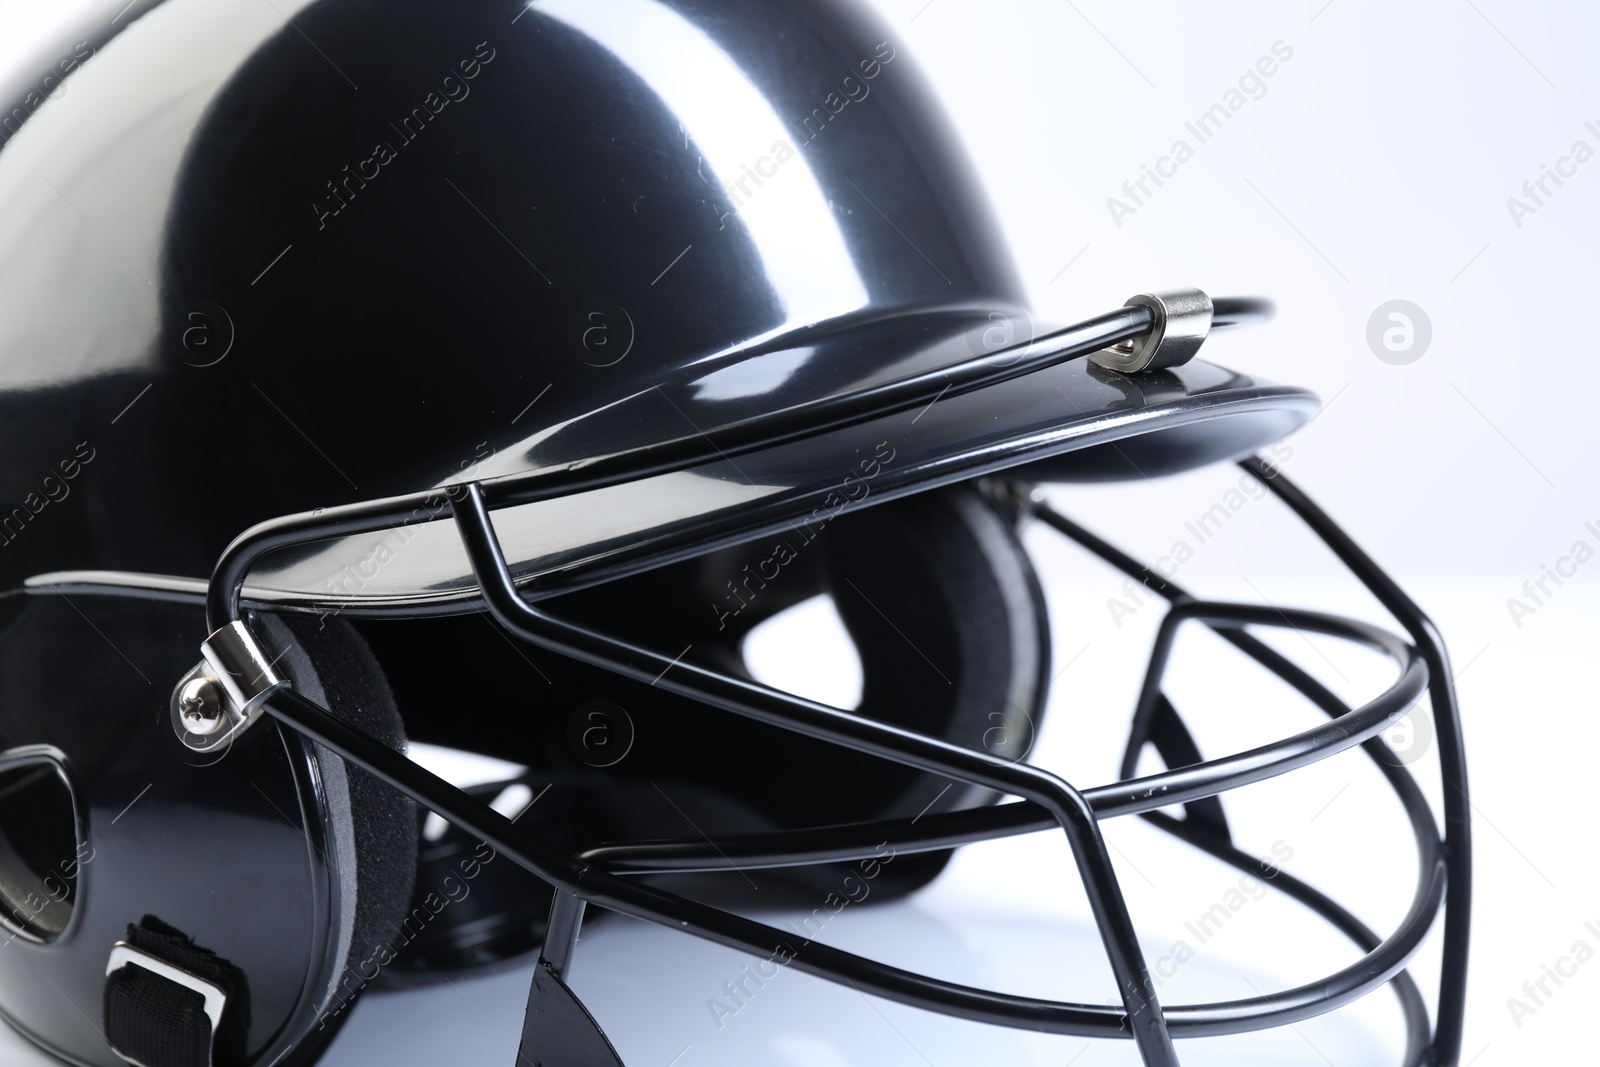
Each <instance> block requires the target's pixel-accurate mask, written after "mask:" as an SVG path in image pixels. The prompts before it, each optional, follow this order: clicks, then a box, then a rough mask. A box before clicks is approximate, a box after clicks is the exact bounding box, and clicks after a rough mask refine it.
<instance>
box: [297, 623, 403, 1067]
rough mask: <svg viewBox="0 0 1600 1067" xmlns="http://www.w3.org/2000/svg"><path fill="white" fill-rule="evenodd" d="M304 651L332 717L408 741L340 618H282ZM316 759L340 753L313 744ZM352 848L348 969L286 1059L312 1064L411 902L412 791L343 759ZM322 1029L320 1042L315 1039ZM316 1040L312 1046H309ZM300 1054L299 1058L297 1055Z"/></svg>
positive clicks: (377, 672) (372, 664) (369, 660)
mask: <svg viewBox="0 0 1600 1067" xmlns="http://www.w3.org/2000/svg"><path fill="white" fill-rule="evenodd" d="M284 621H285V622H286V623H287V624H288V627H289V630H290V631H291V632H292V633H293V634H294V637H295V639H296V640H297V641H298V642H299V644H300V647H301V649H302V650H303V651H304V652H305V653H306V655H307V656H309V657H310V660H311V663H312V665H313V667H314V669H315V671H316V674H317V680H318V681H319V682H320V684H321V686H322V690H323V694H324V697H325V699H326V701H327V706H328V709H329V710H330V711H331V712H332V713H333V714H334V716H335V717H337V718H339V719H342V720H344V721H345V722H347V723H349V724H350V725H351V726H354V727H356V728H357V729H360V730H363V731H365V732H366V733H368V734H371V735H372V736H373V737H374V738H376V739H378V740H379V741H382V742H383V743H384V744H386V745H388V746H389V747H390V748H393V749H395V750H397V751H404V750H405V746H406V736H405V726H404V723H403V722H402V721H401V718H400V712H399V710H398V708H397V707H396V705H395V699H394V694H393V693H392V692H391V691H390V689H389V683H388V681H387V679H386V678H385V677H384V673H383V669H382V668H381V667H380V666H379V665H378V661H377V660H376V659H375V658H374V657H373V655H372V652H371V650H370V649H369V648H368V647H367V643H366V642H365V641H363V640H362V639H361V635H360V634H358V633H356V631H355V629H354V628H353V627H351V626H350V624H349V623H347V622H345V621H344V620H342V619H313V618H309V617H292V618H285V619H284ZM316 751H317V753H318V759H319V760H329V759H338V758H339V757H337V756H335V755H333V754H332V753H329V752H327V751H326V750H325V749H321V748H317V749H316ZM344 770H345V773H346V775H347V777H348V781H349V795H350V818H351V820H352V822H353V830H354V836H355V854H356V908H355V920H354V931H353V934H352V937H351V942H350V952H349V957H348V959H349V963H348V965H347V967H346V972H347V973H346V974H344V975H341V976H340V989H339V992H338V994H337V995H336V997H335V1000H336V1001H337V1002H338V1003H335V1004H334V1005H332V1010H330V1011H329V1013H328V1014H327V1016H326V1018H327V1021H328V1023H329V1025H328V1026H326V1027H324V1028H323V1029H322V1030H320V1031H319V1030H313V1031H312V1033H311V1034H310V1035H307V1041H305V1042H303V1043H302V1046H301V1048H299V1049H297V1050H296V1054H295V1056H294V1058H292V1059H291V1060H290V1061H288V1062H289V1063H292V1064H298V1063H310V1062H312V1061H314V1060H315V1058H316V1057H317V1056H318V1055H320V1053H321V1050H322V1048H323V1047H324V1046H325V1045H326V1044H327V1041H328V1040H331V1039H332V1034H333V1032H334V1031H335V1029H336V1025H337V1024H339V1023H342V1022H343V1021H344V1019H345V1018H346V1017H348V1015H349V1004H348V1002H347V1001H346V998H348V1001H353V1000H354V999H355V994H357V993H358V992H359V991H360V989H361V988H362V987H364V985H365V983H364V982H362V983H359V984H358V985H355V986H352V985H351V984H350V983H349V982H347V981H346V979H348V978H351V977H352V976H356V975H357V967H358V966H359V965H360V964H361V963H362V962H363V961H367V960H382V959H386V958H387V956H388V950H389V949H390V946H392V945H393V943H394V942H395V940H396V939H397V930H398V929H399V927H400V924H401V920H402V918H403V917H404V915H405V913H406V910H407V908H408V906H409V904H410V902H411V894H412V889H413V886H414V883H415V881H416V873H417V809H416V805H415V804H414V803H413V802H412V801H411V799H410V798H409V797H406V796H405V795H404V794H402V793H400V792H399V791H398V790H396V789H395V788H393V787H392V786H390V785H388V784H387V783H385V782H382V781H380V780H378V779H376V778H374V777H372V776H371V775H370V774H368V773H366V772H365V771H363V770H361V769H360V768H359V767H355V766H353V765H350V764H346V765H345V768H344ZM324 1034H325V1035H326V1039H325V1040H320V1041H319V1040H317V1039H318V1038H319V1037H323V1035H324ZM312 1046H314V1047H312ZM302 1053H304V1056H303V1058H302Z"/></svg>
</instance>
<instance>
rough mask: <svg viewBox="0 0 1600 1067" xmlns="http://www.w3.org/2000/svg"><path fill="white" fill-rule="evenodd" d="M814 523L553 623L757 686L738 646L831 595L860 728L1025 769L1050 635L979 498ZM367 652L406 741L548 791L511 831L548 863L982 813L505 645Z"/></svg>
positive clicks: (639, 582) (402, 640)
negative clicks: (520, 771)
mask: <svg viewBox="0 0 1600 1067" xmlns="http://www.w3.org/2000/svg"><path fill="white" fill-rule="evenodd" d="M820 515H821V517H820V518H817V519H815V521H813V522H811V523H808V524H800V525H797V526H796V527H794V528H793V529H791V530H788V531H785V532H784V533H782V534H780V535H774V536H772V537H770V538H768V539H765V540H762V541H758V542H755V543H752V544H749V545H745V546H741V547H739V548H734V549H728V550H724V551H719V552H714V553H710V554H708V555H705V556H701V557H698V558H696V559H693V560H689V561H687V562H684V563H680V564H675V565H672V566H668V567H662V568H659V569H657V570H653V571H650V572H648V573H645V574H641V575H638V576H635V577H632V578H627V579H623V580H618V581H613V582H608V583H606V584H604V585H601V586H597V587H595V588H593V589H589V590H584V591H582V592H579V593H573V594H569V595H566V596H563V597H560V598H555V599H552V600H549V601H546V602H545V606H546V607H547V608H548V610H550V611H551V612H552V613H555V614H558V615H562V616H565V617H569V618H573V619H576V620H579V621H582V622H584V623H587V624H589V625H591V626H593V627H595V628H597V629H601V630H604V631H607V632H610V633H614V634H617V635H619V636H623V637H626V638H628V639H630V640H632V641H635V642H637V643H639V644H642V645H645V646H647V647H651V648H655V649H658V650H660V651H662V652H664V653H665V654H667V655H669V656H671V655H676V654H679V653H682V657H683V659H684V660H686V661H692V662H696V663H700V664H703V665H706V666H711V667H715V668H716V669H718V670H722V671H725V672H727V673H731V674H735V675H741V676H748V671H747V669H746V666H745V663H744V659H743V654H742V650H741V643H742V641H743V639H744V637H745V636H746V635H747V634H748V633H749V632H750V631H751V630H752V629H753V628H754V627H755V626H756V625H757V624H759V623H761V622H762V621H764V620H766V619H768V618H771V617H772V616H774V615H776V614H777V613H779V612H781V611H783V610H784V609H786V608H788V607H791V606H793V605H795V604H798V603H800V602H801V601H804V600H807V599H810V598H812V597H816V596H819V595H829V596H831V597H832V598H833V600H834V602H835V605H836V607H837V610H838V613H839V616H840V618H841V620H842V621H843V622H844V625H845V627H846V629H847V630H848V631H849V636H850V638H851V640H852V641H853V643H854V644H855V647H856V650H857V653H858V656H859V658H860V660H861V666H862V671H863V676H864V682H863V690H862V700H861V703H860V706H859V707H858V708H856V709H855V710H856V712H857V713H858V714H861V715H864V716H868V717H871V718H876V719H880V720H883V721H886V722H893V723H896V724H899V725H903V726H907V727H909V728H911V729H915V730H918V731H921V732H924V733H928V734H932V735H934V736H938V737H942V738H945V739H947V740H950V741H953V742H955V743H956V744H959V745H963V746H965V747H968V748H973V749H987V750H989V751H991V752H994V753H996V754H1000V755H1002V756H1004V757H1005V758H1008V759H1010V758H1021V756H1022V755H1023V754H1024V753H1025V752H1026V750H1027V748H1028V745H1029V743H1030V742H1031V735H1032V729H1033V726H1034V725H1035V724H1037V722H1038V719H1039V714H1040V712H1041V710H1042V706H1043V701H1044V695H1045V685H1046V681H1047V678H1048V656H1049V633H1048V626H1047V622H1046V617H1045V610H1044V600H1043V594H1042V592H1041V590H1040V588H1039V584H1038V581H1037V578H1036V577H1035V575H1034V573H1033V570H1032V567H1031V565H1030V564H1029V561H1028V559H1027V556H1026V554H1025V553H1024V551H1023V549H1022V547H1021V545H1020V543H1019V542H1018V540H1017V536H1016V532H1015V529H1014V524H1013V522H1012V521H1011V520H1010V519H1009V518H1007V517H1005V516H1003V515H1001V514H1000V513H999V512H997V511H996V509H995V508H994V507H993V506H992V505H991V504H990V502H989V500H988V498H987V497H986V496H985V495H984V494H982V493H980V492H979V491H978V490H977V489H975V488H973V487H971V486H956V487H952V488H947V489H942V490H937V491H932V492H928V493H923V494H918V495H915V496H912V497H907V498H904V499H901V500H898V501H893V502H886V503H882V504H875V505H874V506H872V507H868V508H862V509H860V510H857V511H850V512H846V513H843V514H839V515H837V516H829V515H828V513H827V512H826V511H822V512H821V513H820ZM363 632H364V633H365V634H366V635H367V637H368V640H369V641H371V642H372V644H373V647H374V649H375V650H376V652H377V655H378V656H379V659H380V660H381V661H382V662H383V663H384V664H385V668H386V670H387V672H388V674H389V677H390V680H391V682H392V683H393V684H394V685H395V688H396V691H397V693H399V694H400V698H401V699H402V700H403V701H404V702H405V705H406V708H407V712H406V720H407V723H408V725H409V727H410V729H411V734H412V736H413V737H414V738H416V739H418V740H424V741H429V742H432V743H436V744H442V745H450V746H454V747H458V748H463V749H467V750H470V751H477V752H483V753H487V754H490V755H494V756H498V757H500V758H502V759H508V760H514V761H516V762H518V763H521V764H525V765H527V766H529V767H531V768H533V772H534V777H535V778H537V777H539V776H540V775H543V776H544V778H545V781H547V782H551V783H554V784H553V785H552V788H551V791H550V796H548V797H546V798H545V799H544V800H541V801H540V802H539V804H538V806H536V807H535V809H534V810H533V811H532V812H531V813H530V815H529V817H528V818H527V819H525V820H523V822H522V824H521V825H524V826H528V827H530V828H533V827H538V830H539V832H541V833H543V834H545V836H547V837H549V838H551V839H552V842H553V843H555V844H558V845H564V846H568V847H572V848H574V849H576V848H579V847H583V846H585V845H593V844H598V843H600V842H601V841H605V840H629V839H640V838H662V837H699V836H701V835H707V836H715V835H718V834H739V833H763V832H770V831H772V830H774V829H783V828H798V827H806V826H821V825H829V824H838V823H852V822H860V821H863V820H868V819H877V818H892V817H903V818H914V817H916V816H918V815H919V814H921V813H923V812H937V811H943V810H950V809H952V808H956V807H959V806H971V805H974V804H978V803H983V802H985V801H987V800H988V799H992V798H990V797H988V796H987V795H986V794H985V792H984V791H982V790H974V789H970V788H968V787H966V786H963V785H960V784H958V783H952V782H951V781H949V780H947V779H945V778H943V777H940V776H936V775H929V774H926V773H923V772H921V771H918V770H914V769H911V768H908V767H904V766H902V765H900V764H896V763H893V762H890V761H887V760H883V759H880V758H878V757H876V756H870V755H865V754H862V753H857V752H852V751H850V750H848V749H845V748H841V747H839V746H837V745H832V744H828V743H826V742H822V741H815V740H811V739H807V738H804V737H801V736H799V735H797V734H793V733H789V732H787V731H784V730H782V729H776V728H773V727H771V726H767V725H763V724H761V723H757V722H754V721H752V720H749V719H746V718H743V717H742V716H739V715H735V714H732V713H729V712H725V711H721V710H719V709H715V708H709V707H707V706H705V705H703V704H700V703H699V702H697V701H694V700H690V699H686V698H683V697H678V696H675V695H673V694H671V693H667V692H665V691H663V690H662V689H660V688H658V687H655V686H651V685H646V684H643V683H637V682H632V681H629V680H626V679H623V678H620V677H618V676H616V675H614V674H612V673H610V672H608V671H604V670H600V669H596V668H590V667H586V666H584V665H583V664H580V663H576V662H573V661H570V660H567V659H565V658H563V657H560V656H556V655H552V654H549V653H545V652H543V651H541V650H538V649H535V648H531V647H528V646H524V645H514V644H513V643H512V641H511V639H509V638H507V637H506V636H505V635H504V634H502V633H498V632H497V630H496V628H495V627H494V626H493V624H492V623H491V622H490V621H488V620H486V619H484V618H480V617H472V616H467V617H458V618H453V619H436V620H416V621H411V622H406V623H404V624H398V623H386V622H377V621H374V622H371V623H366V624H364V630H363ZM440 662H445V663H462V664H470V665H471V669H472V671H473V682H474V690H475V692H476V694H477V701H476V706H478V707H481V708H484V709H490V710H488V711H486V712H485V713H482V714H472V715H462V714H460V713H459V707H460V693H459V690H458V687H457V686H456V685H455V684H454V683H453V682H452V680H451V679H450V678H448V677H443V676H442V674H441V672H439V671H438V670H437V668H435V667H433V666H432V664H436V663H440ZM816 669H818V670H827V669H829V665H828V664H826V663H819V664H817V667H816ZM595 709H600V710H599V711H598V712H597V711H596V710H595ZM596 714H599V715H600V716H601V718H600V719H595V718H594V717H595V715H596ZM591 720H593V721H594V722H596V723H602V724H603V725H605V726H606V731H605V733H603V734H602V735H601V736H602V737H603V738H606V739H609V743H610V744H611V746H612V747H608V748H604V749H596V748H593V747H592V746H589V745H588V744H587V742H586V741H585V740H584V739H585V738H588V737H590V736H591V734H592V733H593V730H592V728H591V726H590V722H591ZM575 794H577V795H580V796H581V800H580V802H579V803H578V805H577V807H578V809H579V811H580V813H581V814H580V820H579V821H576V822H574V821H570V820H563V821H562V822H561V823H560V824H559V825H553V824H547V823H546V822H545V820H544V819H543V818H542V817H541V816H542V812H544V811H545V810H546V807H545V806H546V805H550V808H549V809H548V810H549V811H551V812H554V811H557V810H559V809H558V808H557V807H556V805H553V804H551V803H550V802H551V801H552V800H556V799H557V798H558V796H565V797H568V798H571V797H572V796H573V795H575ZM944 861H945V857H943V856H929V857H912V856H903V857H898V858H896V859H895V860H893V862H891V863H888V864H885V865H883V871H884V874H883V877H881V878H879V879H878V880H877V881H876V882H875V886H876V887H877V888H878V890H879V891H880V892H882V891H883V890H885V889H890V890H893V889H899V890H904V889H908V888H911V887H914V886H915V885H919V884H921V883H922V882H924V881H926V880H927V879H928V878H930V877H932V876H933V874H934V873H936V872H937V871H938V869H939V868H940V867H941V866H942V864H943V863H944ZM763 876H765V875H763ZM840 877H841V872H840V871H837V870H824V871H820V872H812V873H811V874H808V875H805V876H804V877H803V880H804V881H805V882H806V883H807V884H811V885H827V886H829V887H830V888H836V887H837V884H838V882H839V878H840Z"/></svg>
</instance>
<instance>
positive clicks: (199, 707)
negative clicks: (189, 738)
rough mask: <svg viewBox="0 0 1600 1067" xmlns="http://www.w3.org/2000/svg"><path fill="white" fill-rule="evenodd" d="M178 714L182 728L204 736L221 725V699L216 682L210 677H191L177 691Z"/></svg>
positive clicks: (213, 731)
mask: <svg viewBox="0 0 1600 1067" xmlns="http://www.w3.org/2000/svg"><path fill="white" fill-rule="evenodd" d="M178 714H179V715H181V716H182V717H183V725H184V729H186V730H188V731H189V732H190V733H192V734H199V735H200V736H202V737H204V736H206V735H207V734H212V733H215V732H216V731H217V728H218V727H220V726H221V725H222V719H223V700H222V693H221V691H220V690H219V689H218V688H217V683H216V682H213V681H212V680H211V679H210V678H204V677H202V678H191V679H189V680H188V681H187V682H185V683H184V685H183V689H182V690H180V691H179V693H178Z"/></svg>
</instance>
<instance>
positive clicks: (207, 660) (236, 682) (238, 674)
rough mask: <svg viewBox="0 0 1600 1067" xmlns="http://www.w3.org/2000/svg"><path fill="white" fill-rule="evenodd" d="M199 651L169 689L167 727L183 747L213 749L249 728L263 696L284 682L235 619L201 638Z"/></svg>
mask: <svg viewBox="0 0 1600 1067" xmlns="http://www.w3.org/2000/svg"><path fill="white" fill-rule="evenodd" d="M200 654H201V656H202V657H203V658H202V659H201V661H200V662H199V663H197V664H195V665H194V667H193V668H191V669H190V670H189V672H188V673H187V674H185V675H184V676H183V677H182V678H181V679H180V680H179V681H178V684H177V686H176V687H175V688H174V689H173V690H172V700H171V702H170V707H171V716H172V729H173V731H174V732H175V733H176V734H177V735H178V740H180V741H182V742H183V744H184V746H185V747H186V748H188V749H190V750H192V751H194V752H214V751H218V750H220V749H224V748H226V747H227V746H228V745H231V744H232V743H233V741H234V739H235V738H236V737H238V736H239V735H240V734H242V733H244V732H245V731H246V730H248V729H249V728H250V727H251V726H252V725H253V724H254V723H255V721H256V720H257V719H259V718H260V717H261V707H262V705H263V704H265V703H266V701H267V698H268V697H269V696H271V695H272V694H273V693H275V692H277V691H278V690H279V689H284V688H287V687H288V685H289V682H288V680H287V679H285V678H284V677H282V676H281V675H279V674H278V672H277V671H276V670H274V669H273V667H274V663H275V661H274V660H271V659H269V658H268V657H267V655H266V653H265V652H264V651H263V650H262V648H261V646H260V645H259V644H257V643H256V639H255V638H254V637H253V636H251V634H250V631H249V630H248V629H247V628H246V627H245V624H244V622H242V621H240V620H234V621H233V622H230V623H228V624H227V625H226V626H223V627H222V628H220V629H219V630H217V631H216V632H215V633H213V634H212V635H211V636H210V637H208V638H206V639H205V641H204V642H202V643H201V645H200Z"/></svg>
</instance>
